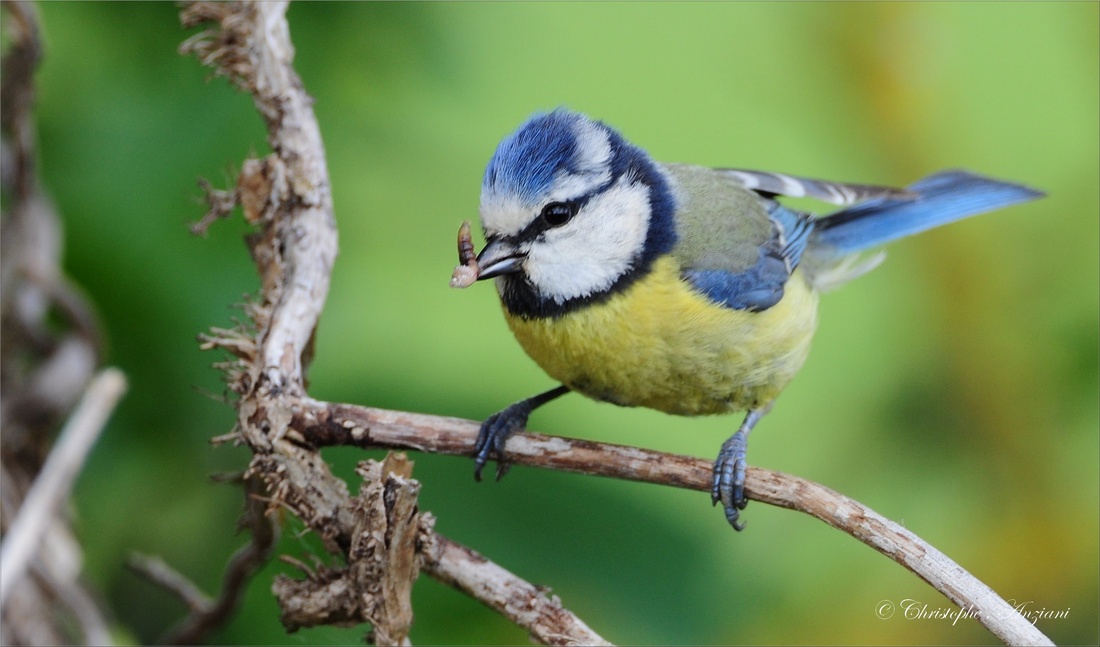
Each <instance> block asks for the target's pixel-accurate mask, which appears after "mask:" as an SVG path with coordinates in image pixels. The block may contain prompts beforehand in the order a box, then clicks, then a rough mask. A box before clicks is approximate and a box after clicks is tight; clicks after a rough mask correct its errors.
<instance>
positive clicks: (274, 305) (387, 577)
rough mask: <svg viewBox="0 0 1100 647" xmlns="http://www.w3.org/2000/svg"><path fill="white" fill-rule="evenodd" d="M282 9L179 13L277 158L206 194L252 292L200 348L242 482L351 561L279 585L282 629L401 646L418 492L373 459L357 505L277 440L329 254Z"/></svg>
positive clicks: (330, 233)
mask: <svg viewBox="0 0 1100 647" xmlns="http://www.w3.org/2000/svg"><path fill="white" fill-rule="evenodd" d="M285 9H286V3H285V2H234V3H214V2H196V3H192V4H189V5H187V6H186V7H185V9H184V10H183V12H182V15H181V19H182V22H183V24H184V26H187V27H193V26H202V27H204V31H202V32H200V33H198V34H196V35H195V36H193V37H191V38H189V39H188V40H187V41H186V42H184V43H183V45H182V46H181V48H180V50H181V52H183V53H187V54H194V55H195V56H197V57H198V58H199V59H200V60H201V61H202V62H203V63H204V64H206V65H210V66H211V67H213V68H214V74H215V75H216V76H225V77H228V78H229V79H230V80H231V81H232V82H233V83H235V84H236V85H237V86H238V87H240V88H241V89H243V90H245V91H246V92H248V93H250V94H251V95H252V97H253V101H254V103H255V104H256V107H257V109H258V111H259V112H260V114H261V115H262V116H263V118H264V120H265V122H266V124H267V129H268V143H269V145H270V146H271V149H272V150H273V151H274V153H273V154H272V155H269V156H267V157H265V158H263V159H259V160H247V161H246V162H245V164H244V165H243V166H242V169H241V173H240V176H239V177H238V179H237V185H236V189H235V190H232V191H225V192H211V191H207V197H208V199H209V200H210V202H211V209H210V211H209V212H208V215H207V217H206V218H204V219H203V222H202V226H203V227H205V226H206V225H207V224H209V222H212V221H213V220H216V219H217V218H218V217H220V215H221V214H222V213H223V212H224V211H225V209H226V207H227V205H229V204H230V198H229V197H228V196H232V197H233V198H235V200H236V201H237V203H239V204H240V205H241V206H242V207H243V210H244V213H245V217H246V219H247V220H248V221H249V222H251V223H253V224H254V225H256V226H257V231H256V232H255V233H254V234H252V235H251V236H249V238H248V244H249V249H250V251H251V253H252V258H253V261H254V262H255V263H256V266H257V270H258V272H259V274H260V277H261V289H260V293H259V297H258V299H257V300H256V301H255V302H253V303H250V304H247V305H246V307H245V310H246V312H247V314H248V315H249V318H250V319H251V325H250V326H249V327H248V328H242V329H240V330H237V331H217V330H215V331H212V332H211V334H210V335H207V336H205V337H203V339H202V341H203V345H204V347H206V348H224V349H226V350H227V351H228V352H230V353H231V354H233V355H234V356H235V357H236V358H237V359H236V360H235V361H234V362H231V363H229V364H228V365H227V370H226V377H227V380H228V381H229V385H230V388H231V389H232V390H233V391H234V392H235V393H236V394H237V395H238V400H237V402H236V405H237V411H238V418H237V429H236V431H235V437H236V438H237V439H238V440H240V441H241V442H244V443H245V444H246V445H248V446H249V447H250V448H251V449H252V451H253V459H252V462H251V464H250V466H249V469H248V472H247V474H248V475H250V476H254V477H256V478H259V479H262V480H263V482H264V484H265V489H266V491H267V493H268V496H269V500H270V503H271V505H272V506H278V507H284V508H288V509H290V510H292V511H293V512H294V514H295V515H296V516H298V517H299V518H300V519H301V520H302V521H303V522H304V523H305V524H306V525H307V526H308V527H309V528H310V529H312V530H313V531H315V532H316V533H317V534H318V535H319V536H320V537H321V538H322V539H323V540H324V542H325V545H326V547H327V549H328V550H329V551H330V552H332V553H333V554H335V555H340V556H341V557H342V558H343V559H346V560H347V562H348V567H347V568H346V569H319V570H318V572H317V573H315V574H314V575H313V576H312V577H309V578H307V579H306V580H304V581H294V580H289V578H279V579H278V580H277V581H276V583H275V592H276V595H277V596H278V598H279V600H280V604H281V606H282V609H283V621H284V624H286V626H287V627H288V628H290V629H293V628H296V627H299V626H308V625H312V624H317V623H319V622H335V623H347V622H353V623H362V622H370V623H371V624H372V625H373V627H374V631H373V636H372V637H373V639H374V640H376V641H378V642H379V643H393V644H398V643H402V642H405V641H407V632H408V626H409V624H410V623H411V606H410V603H409V600H408V594H409V590H410V588H411V584H412V581H413V579H414V578H415V576H416V574H417V573H418V572H419V570H420V569H421V567H422V563H423V561H424V555H425V550H426V547H427V546H430V545H433V544H434V540H435V539H436V538H437V536H436V535H435V534H434V533H433V532H432V530H431V517H430V515H420V514H418V513H417V509H416V505H415V500H416V499H415V496H416V492H417V490H418V489H419V484H417V483H416V482H415V481H412V480H411V479H409V478H408V475H407V473H405V474H395V473H391V472H392V470H391V471H390V472H387V469H389V468H385V469H383V468H378V467H376V466H374V464H372V463H368V464H366V465H365V466H363V467H362V469H361V474H362V475H363V476H364V478H365V479H366V480H365V481H364V485H363V487H362V489H361V491H360V495H359V496H358V497H355V498H353V497H351V496H350V494H349V492H348V488H347V485H346V484H345V483H344V482H343V481H341V480H340V479H337V478H335V477H334V476H333V475H332V473H331V472H330V471H329V469H328V466H327V464H326V463H325V462H324V460H323V459H322V458H321V457H320V456H319V455H318V454H317V452H316V451H315V450H313V449H309V448H306V447H302V446H301V445H300V444H297V443H293V442H288V439H287V438H285V436H286V434H287V432H288V430H289V429H290V422H291V420H292V419H293V418H294V415H295V411H296V409H297V408H298V406H299V403H300V401H301V399H302V398H303V397H305V387H304V373H305V367H306V365H307V363H308V357H309V354H310V352H311V350H310V349H311V343H310V342H311V338H312V335H313V331H314V328H315V326H316V323H317V318H318V317H319V315H320V312H321V309H322V307H323V305H324V300H325V297H326V295H327V292H328V286H329V275H330V272H331V269H332V265H333V263H334V261H335V258H336V252H337V238H336V227H335V221H334V219H333V215H332V200H331V193H330V188H329V182H328V172H327V169H326V165H325V158H324V148H323V146H322V142H321V136H320V130H319V129H318V127H317V122H316V118H315V116H314V114H313V110H312V105H311V104H312V99H311V98H310V97H309V96H308V95H307V94H306V93H305V92H304V90H303V89H302V84H301V80H300V79H299V78H298V76H297V74H296V73H295V72H294V69H293V67H292V64H291V63H292V59H293V52H294V50H293V47H292V45H291V43H290V37H289V29H288V27H287V24H286V21H285V18H284V17H283V13H284V12H285ZM391 467H392V465H391ZM387 474H388V475H387ZM380 505H381V507H379V506H380ZM379 533H381V534H379ZM410 546H412V547H414V548H415V550H413V549H411V548H410ZM445 561H446V560H445V559H444V562H445ZM541 633H544V634H546V635H549V633H547V632H541ZM590 635H592V634H591V633H590V632H589V633H588V634H584V636H581V637H577V638H576V639H575V642H583V641H584V640H585V639H586V638H587V637H588V636H590Z"/></svg>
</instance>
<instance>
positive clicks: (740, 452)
mask: <svg viewBox="0 0 1100 647" xmlns="http://www.w3.org/2000/svg"><path fill="white" fill-rule="evenodd" d="M770 409H771V405H770V404H769V405H767V406H765V407H760V408H758V409H751V410H750V411H749V413H748V415H747V416H745V421H744V422H742V423H741V426H740V427H739V428H738V429H737V433H735V434H734V435H732V436H730V438H729V440H727V441H726V442H724V443H722V449H721V450H719V452H718V458H717V459H716V460H715V461H714V478H713V480H712V481H711V486H710V499H711V501H712V502H713V503H715V504H717V503H718V502H719V501H721V502H722V507H723V508H724V509H725V511H726V520H727V521H729V522H730V525H731V526H733V529H734V530H738V531H740V530H742V529H744V527H745V524H744V523H742V522H738V520H737V519H738V517H740V516H741V511H742V510H744V509H745V506H746V505H748V503H749V502H748V500H747V499H745V467H746V462H745V453H746V451H747V449H748V440H749V432H750V431H752V428H753V427H755V426H756V423H758V422H760V418H762V417H763V416H764V414H766V413H767V412H768V411H769V410H770Z"/></svg>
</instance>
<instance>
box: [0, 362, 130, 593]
mask: <svg viewBox="0 0 1100 647" xmlns="http://www.w3.org/2000/svg"><path fill="white" fill-rule="evenodd" d="M125 390H126V378H125V377H123V375H122V371H119V370H118V369H116V368H108V369H105V370H104V371H103V372H102V373H100V374H99V375H97V376H96V378H95V379H94V380H92V383H91V384H90V385H89V386H88V390H87V391H85V393H84V397H83V398H81V400H80V404H78V405H77V407H76V411H74V412H73V415H72V417H71V418H69V421H68V422H67V423H66V424H65V427H64V428H62V430H61V435H60V436H59V437H58V440H57V444H56V445H55V446H54V448H53V451H51V452H50V455H49V458H47V459H46V463H45V464H44V465H43V466H42V471H41V472H39V474H38V478H37V479H35V481H34V484H33V485H32V486H31V489H30V490H29V491H28V492H27V496H26V498H24V499H23V506H22V507H21V508H20V509H19V514H18V515H17V516H16V517H15V519H14V520H13V521H12V523H11V526H9V527H8V533H7V535H6V536H5V537H4V545H3V550H0V605H3V604H4V603H5V602H7V599H8V596H9V595H11V592H12V591H13V590H14V589H15V587H16V585H18V584H19V581H20V579H21V578H22V577H23V574H24V573H26V571H27V568H28V567H29V566H30V562H31V561H32V560H33V559H34V558H35V555H36V553H37V551H38V549H39V547H40V546H41V545H42V538H43V535H44V534H45V532H46V531H47V530H48V529H49V526H50V524H51V523H53V521H54V515H55V514H56V513H57V512H58V510H60V509H61V504H62V503H63V502H64V501H68V500H69V496H70V494H71V493H72V485H73V482H74V481H75V480H76V476H77V474H79V473H80V470H81V468H82V467H83V466H84V461H85V459H86V458H87V457H88V452H89V451H91V449H92V445H93V444H94V443H95V441H96V439H97V438H99V433H100V432H101V431H102V430H103V426H104V425H105V424H107V418H108V416H110V414H111V412H112V411H113V410H114V408H115V404H117V403H118V400H119V398H121V397H122V394H123V392H124V391H125Z"/></svg>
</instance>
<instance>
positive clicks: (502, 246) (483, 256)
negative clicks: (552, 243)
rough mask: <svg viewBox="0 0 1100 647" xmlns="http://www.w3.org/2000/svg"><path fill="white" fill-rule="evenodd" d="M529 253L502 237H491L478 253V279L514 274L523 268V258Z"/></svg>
mask: <svg viewBox="0 0 1100 647" xmlns="http://www.w3.org/2000/svg"><path fill="white" fill-rule="evenodd" d="M525 258H527V254H525V253H523V252H521V251H520V250H518V249H516V246H515V245H514V244H512V243H511V242H508V241H506V240H504V239H501V238H493V239H490V240H489V242H488V244H487V245H485V247H483V248H482V249H481V253H480V254H478V255H477V266H478V274H477V280H479V281H480V280H481V279H491V278H493V277H494V276H501V275H503V274H512V273H513V272H519V271H521V270H522V269H523V260H524V259H525Z"/></svg>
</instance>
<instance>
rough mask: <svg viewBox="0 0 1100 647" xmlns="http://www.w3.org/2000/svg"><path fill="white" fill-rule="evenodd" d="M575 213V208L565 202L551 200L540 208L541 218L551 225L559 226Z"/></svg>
mask: <svg viewBox="0 0 1100 647" xmlns="http://www.w3.org/2000/svg"><path fill="white" fill-rule="evenodd" d="M575 214H576V209H575V208H574V207H573V205H571V204H569V203H567V202H551V203H550V204H548V205H546V206H545V207H543V208H542V219H543V220H545V221H546V224H548V225H550V226H551V227H561V226H562V225H564V224H565V223H567V222H569V221H570V220H571V219H572V218H573V216H574V215H575Z"/></svg>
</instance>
